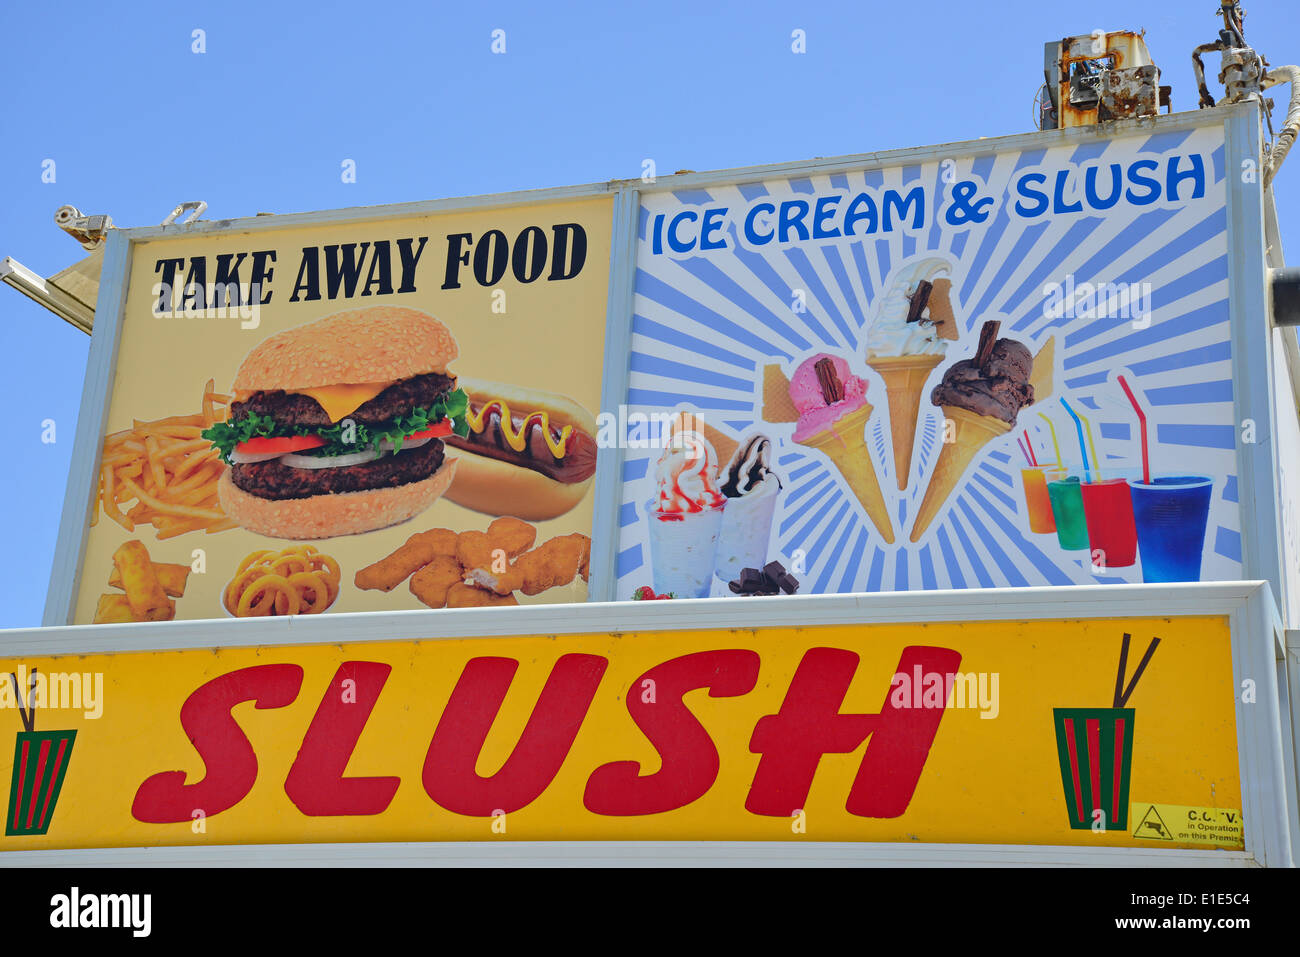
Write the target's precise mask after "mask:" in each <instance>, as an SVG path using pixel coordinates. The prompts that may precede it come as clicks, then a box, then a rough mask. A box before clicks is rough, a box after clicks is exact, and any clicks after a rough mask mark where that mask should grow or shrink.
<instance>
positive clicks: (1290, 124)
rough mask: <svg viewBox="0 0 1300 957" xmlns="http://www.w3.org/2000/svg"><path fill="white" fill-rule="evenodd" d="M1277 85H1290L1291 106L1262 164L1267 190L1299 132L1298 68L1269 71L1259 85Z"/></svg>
mask: <svg viewBox="0 0 1300 957" xmlns="http://www.w3.org/2000/svg"><path fill="white" fill-rule="evenodd" d="M1279 83H1290V84H1291V105H1290V107H1288V108H1287V111H1286V122H1285V123H1283V124H1282V130H1281V132H1279V133H1278V134H1277V139H1275V140H1274V141H1273V148H1272V149H1271V150H1269V154H1268V161H1267V162H1266V163H1265V164H1264V188H1265V189H1268V187H1269V184H1271V183H1272V182H1273V177H1274V176H1276V175H1277V171H1278V167H1280V166H1281V165H1282V160H1284V159H1285V158H1286V154H1287V153H1288V152H1290V150H1291V147H1292V145H1294V143H1295V138H1296V134H1297V133H1298V132H1300V67H1297V66H1279V67H1276V68H1275V69H1272V70H1269V71H1268V73H1267V74H1265V76H1264V82H1263V83H1262V84H1261V85H1262V86H1263V87H1264V88H1265V89H1268V88H1269V87H1271V86H1277V85H1278V84H1279Z"/></svg>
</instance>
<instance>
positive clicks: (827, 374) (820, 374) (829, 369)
mask: <svg viewBox="0 0 1300 957" xmlns="http://www.w3.org/2000/svg"><path fill="white" fill-rule="evenodd" d="M813 369H814V370H815V371H816V372H817V384H818V385H820V386H821V389H822V398H824V399H825V400H826V404H827V405H834V404H835V403H836V402H842V401H843V400H844V384H843V383H842V382H840V377H839V376H838V375H836V373H835V363H834V362H833V361H832V360H830V359H818V360H817V364H816V365H815V366H813Z"/></svg>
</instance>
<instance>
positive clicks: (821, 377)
mask: <svg viewBox="0 0 1300 957" xmlns="http://www.w3.org/2000/svg"><path fill="white" fill-rule="evenodd" d="M866 389H867V383H866V382H865V381H863V380H862V379H860V378H859V377H858V376H855V375H853V374H852V373H851V372H849V364H848V363H847V362H845V361H844V360H843V359H841V358H839V357H838V356H830V355H826V354H825V353H823V354H821V355H816V356H813V357H812V358H811V359H806V360H804V362H803V363H802V364H800V366H799V368H798V369H797V370H796V371H795V374H794V378H793V379H792V380H791V382H790V399H791V400H792V401H793V402H794V406H795V408H796V409H797V410H798V412H799V421H798V424H797V425H796V426H795V429H794V441H795V442H797V443H799V444H800V445H805V446H807V447H808V448H810V449H816V450H817V451H819V452H822V453H824V454H825V455H826V457H827V458H828V459H830V460H831V462H833V463H834V465H835V467H836V468H837V469H839V471H840V475H842V476H843V477H844V481H845V482H846V483H847V484H848V486H849V489H850V490H851V491H852V492H853V495H854V496H855V497H856V498H857V500H858V501H859V502H860V503H861V504H862V508H863V509H864V510H865V511H866V513H867V517H868V518H869V519H871V523H872V524H873V525H875V526H876V530H877V531H879V532H880V535H881V537H882V538H884V540H885V542H886V543H887V544H892V543H893V541H894V527H893V524H892V523H891V522H890V520H889V511H888V509H887V507H886V506H885V498H884V495H882V494H881V491H880V479H879V478H878V477H877V476H876V467H875V465H873V464H872V461H871V455H870V453H869V452H868V451H867V440H866V427H867V420H868V419H869V418H871V412H872V407H871V406H870V405H868V404H867V399H866Z"/></svg>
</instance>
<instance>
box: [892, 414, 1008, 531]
mask: <svg viewBox="0 0 1300 957" xmlns="http://www.w3.org/2000/svg"><path fill="white" fill-rule="evenodd" d="M941 408H942V410H943V415H944V418H945V419H951V420H952V421H953V423H954V424H955V426H956V434H955V435H954V437H953V441H951V442H945V443H943V448H942V451H940V453H939V460H938V461H937V462H936V463H935V464H934V472H933V473H931V475H930V485H929V487H928V488H927V489H926V490H925V498H923V499H921V506H920V508H918V509H917V510H916V520H915V521H914V522H913V523H912V541H914V542H917V541H920V540H921V536H922V535H924V534H925V530H926V529H927V528H929V527H930V524H931V523H932V522H933V521H934V520H935V518H937V517H938V515H939V512H940V511H942V510H943V506H944V505H945V503H947V501H948V498H949V496H951V495H952V493H953V490H954V489H956V487H957V483H958V482H959V481H960V480H961V477H962V475H963V474H965V472H966V469H967V467H968V466H969V465H970V464H971V462H972V461H974V459H975V456H976V455H977V454H978V453H979V451H980V449H982V448H984V446H986V445H988V444H989V443H990V442H992V441H993V440H994V439H996V438H998V437H999V436H1003V435H1006V434H1007V433H1008V432H1010V431H1011V426H1010V425H1008V424H1007V423H1006V422H1003V421H1002V420H1001V419H999V418H998V417H997V416H993V415H978V414H976V413H974V412H971V411H969V410H967V409H962V408H958V407H957V406H954V405H945V406H941Z"/></svg>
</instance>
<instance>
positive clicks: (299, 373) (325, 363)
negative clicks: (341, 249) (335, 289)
mask: <svg viewBox="0 0 1300 957" xmlns="http://www.w3.org/2000/svg"><path fill="white" fill-rule="evenodd" d="M457 353H458V350H457V347H456V340H455V339H454V338H453V337H452V334H451V332H450V330H448V329H447V327H446V326H444V325H443V324H442V323H441V322H439V321H438V320H437V319H435V318H433V316H431V315H429V314H428V313H424V312H421V311H420V310H418V309H406V308H404V307H402V306H370V307H368V308H365V309H353V310H350V311H348V312H340V313H336V314H335V315H332V316H327V317H325V318H324V319H319V320H317V321H316V322H309V323H307V324H306V325H303V326H298V327H296V328H294V329H288V330H286V331H284V332H281V333H278V334H276V335H274V336H271V337H270V338H269V339H266V340H265V341H263V342H262V343H260V344H259V345H257V346H255V347H254V348H253V350H252V351H251V352H249V354H248V357H247V358H246V359H245V360H244V363H243V365H241V366H240V367H239V372H238V373H237V374H236V375H235V382H234V389H235V391H236V392H238V393H250V392H256V391H258V390H268V391H269V390H274V389H283V390H284V391H286V392H293V391H294V390H297V389H315V388H320V387H321V386H330V385H345V384H351V383H360V382H395V381H397V380H399V379H409V378H410V377H411V376H417V375H423V374H425V373H427V372H438V373H444V374H445V373H446V372H447V364H448V363H449V362H451V361H453V360H454V359H455V358H456V355H457Z"/></svg>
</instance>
